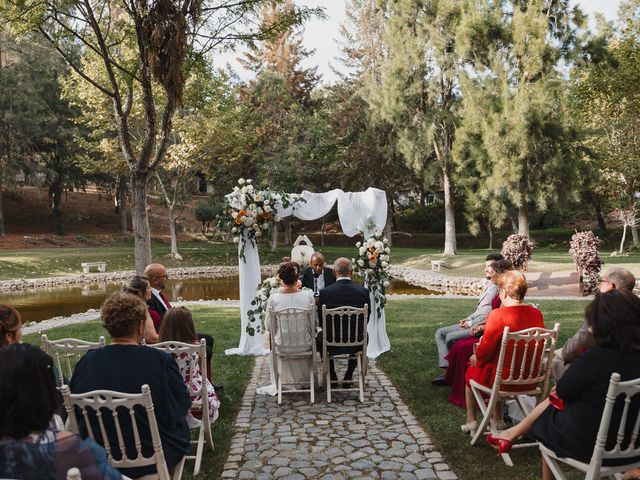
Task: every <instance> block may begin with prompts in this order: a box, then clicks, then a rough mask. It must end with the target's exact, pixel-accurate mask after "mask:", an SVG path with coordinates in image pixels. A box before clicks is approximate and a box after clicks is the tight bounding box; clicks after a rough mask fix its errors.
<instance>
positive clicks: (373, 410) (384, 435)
mask: <svg viewBox="0 0 640 480" xmlns="http://www.w3.org/2000/svg"><path fill="white" fill-rule="evenodd" d="M369 367H370V368H369V372H368V374H367V384H368V385H367V388H366V391H365V402H364V403H360V402H359V401H358V398H357V393H355V392H351V393H337V394H334V395H333V398H332V403H330V404H328V403H326V394H325V392H324V391H322V392H317V391H316V403H315V404H311V403H309V396H308V395H304V394H287V395H283V397H282V405H278V402H277V399H276V397H268V396H263V395H256V393H255V391H256V386H262V385H264V384H266V383H268V379H269V364H268V361H267V360H266V359H265V358H264V357H258V358H257V359H256V364H255V367H254V371H253V376H252V378H251V381H250V382H249V385H248V386H247V390H246V391H245V394H244V398H243V400H242V406H241V408H240V411H239V413H238V417H237V419H236V427H237V433H236V434H235V435H234V437H233V439H232V442H231V450H230V452H229V456H228V458H227V462H226V464H225V467H224V472H223V474H222V478H224V479H230V478H233V479H257V480H267V479H275V478H283V479H287V480H304V479H323V480H338V479H385V480H386V479H389V480H391V479H407V480H408V479H419V480H421V479H441V480H452V479H456V478H457V477H456V475H455V474H454V473H453V472H452V471H451V470H450V469H449V466H448V465H447V464H445V463H443V461H442V456H441V455H440V453H438V452H437V451H435V449H434V447H433V445H432V444H431V440H430V439H429V437H428V436H427V434H426V433H425V432H424V430H423V429H422V427H420V425H419V424H418V422H417V421H416V419H415V418H414V417H413V415H412V414H411V413H410V412H409V409H408V408H407V406H406V405H405V404H404V402H403V401H402V400H401V399H400V396H399V394H398V391H397V390H396V388H395V387H394V386H393V385H392V384H391V382H390V381H389V380H388V378H387V377H386V376H385V375H384V373H383V372H381V371H380V370H379V369H377V368H376V367H375V365H374V364H370V365H369ZM339 371H340V370H339Z"/></svg>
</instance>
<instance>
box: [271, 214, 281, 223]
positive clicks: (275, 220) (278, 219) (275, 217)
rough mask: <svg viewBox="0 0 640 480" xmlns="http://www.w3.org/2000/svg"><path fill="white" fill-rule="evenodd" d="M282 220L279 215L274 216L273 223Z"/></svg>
mask: <svg viewBox="0 0 640 480" xmlns="http://www.w3.org/2000/svg"><path fill="white" fill-rule="evenodd" d="M280 220H281V218H280V217H279V216H278V215H274V217H273V221H274V222H279V221H280Z"/></svg>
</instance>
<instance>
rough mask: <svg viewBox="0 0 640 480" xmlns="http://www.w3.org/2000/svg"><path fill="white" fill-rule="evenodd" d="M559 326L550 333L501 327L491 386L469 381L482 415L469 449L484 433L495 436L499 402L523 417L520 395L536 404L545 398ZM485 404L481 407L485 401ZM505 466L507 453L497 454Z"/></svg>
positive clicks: (522, 402) (496, 433)
mask: <svg viewBox="0 0 640 480" xmlns="http://www.w3.org/2000/svg"><path fill="white" fill-rule="evenodd" d="M559 329H560V325H559V324H558V323H556V324H555V325H554V328H553V330H548V329H545V328H527V329H526V330H520V331H517V332H510V331H509V327H505V328H504V331H503V333H502V343H501V345H500V354H499V356H498V363H497V365H496V367H495V372H496V373H495V378H494V380H493V385H492V386H491V387H487V386H485V385H482V384H481V383H478V382H477V381H475V380H473V379H471V380H470V382H469V387H470V388H471V392H472V393H473V397H474V399H475V402H476V404H477V406H478V408H479V409H480V412H481V414H482V420H481V421H480V423H479V424H478V428H477V430H476V432H475V434H474V435H473V437H472V438H471V445H475V444H476V442H477V441H478V440H479V439H480V438H481V437H482V436H483V435H484V434H485V433H486V430H487V429H488V430H489V431H490V433H491V434H493V435H498V426H497V425H496V422H495V420H494V419H493V412H494V410H495V408H496V405H497V404H498V402H499V401H500V400H503V399H506V398H513V399H514V400H515V401H516V404H517V406H518V407H519V408H520V410H522V413H523V415H524V416H526V415H527V414H528V413H529V411H530V409H529V407H527V405H526V403H525V402H524V401H523V400H522V399H521V397H520V396H521V395H530V396H534V397H536V403H539V402H540V401H541V400H542V399H543V398H545V397H546V395H547V391H548V388H549V377H550V373H551V361H552V359H553V352H554V350H555V346H556V342H557V340H558V331H559ZM508 348H509V349H511V361H510V363H509V365H508V372H509V373H508V375H507V376H503V375H504V372H503V370H504V369H503V367H504V366H505V360H506V356H507V349H508ZM486 397H488V399H489V400H488V401H487V402H486V403H485V398H486ZM536 445H537V443H519V444H516V445H514V448H522V447H532V446H536ZM501 456H502V460H503V461H504V463H505V464H507V465H508V466H510V467H512V466H513V462H512V460H511V457H510V456H509V454H508V453H503V454H501Z"/></svg>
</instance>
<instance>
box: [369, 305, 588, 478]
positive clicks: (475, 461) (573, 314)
mask: <svg viewBox="0 0 640 480" xmlns="http://www.w3.org/2000/svg"><path fill="white" fill-rule="evenodd" d="M475 304H476V301H475V300H456V301H451V300H446V299H429V300H428V301H419V300H410V301H390V302H389V303H388V304H387V309H386V318H387V331H388V333H389V338H390V340H391V346H392V351H391V352H387V353H385V354H384V355H382V357H381V358H380V359H379V361H378V365H379V366H380V367H381V368H382V370H384V371H385V372H386V373H387V375H388V376H389V377H390V379H391V380H392V381H393V383H394V384H395V385H396V386H397V387H398V389H399V390H400V392H401V395H402V397H403V399H404V400H405V402H407V404H408V405H409V407H410V409H411V411H412V412H413V414H414V415H415V416H416V418H417V419H418V420H419V421H420V423H421V424H422V425H423V426H424V427H425V428H426V429H427V431H428V432H429V433H430V435H431V436H432V438H433V440H434V443H435V445H436V448H437V449H438V450H439V451H440V452H441V453H442V454H443V457H444V461H445V462H446V463H448V464H449V465H450V466H451V468H452V469H453V470H454V471H455V473H456V474H457V475H458V478H460V480H507V479H514V478H517V479H518V480H527V479H531V480H533V479H537V478H540V467H539V462H540V460H539V457H540V455H539V453H538V450H537V449H528V448H527V449H519V450H515V451H514V453H513V455H512V458H513V462H514V464H515V466H514V467H507V466H506V465H504V463H503V462H502V460H501V459H500V458H496V455H495V450H494V449H492V448H491V447H490V446H488V445H487V444H484V443H482V444H480V445H476V446H473V447H472V446H470V445H469V440H470V438H469V436H468V435H466V434H463V433H462V432H461V431H460V427H459V426H460V425H461V424H463V423H465V411H464V409H462V408H460V407H457V406H455V405H453V404H450V403H448V402H447V396H448V395H449V391H450V389H449V388H448V387H433V386H431V379H432V378H434V377H435V376H437V375H438V374H440V373H441V370H440V369H439V368H438V357H437V351H436V346H435V340H434V334H435V331H436V330H437V329H438V328H439V327H442V326H446V325H451V324H453V323H456V321H457V320H459V319H461V318H463V317H465V316H466V315H467V314H468V313H469V312H471V311H473V309H474V308H475ZM586 305H587V302H585V301H541V302H540V309H541V310H542V313H543V315H544V319H545V324H546V325H547V327H552V326H553V324H554V323H555V322H558V323H560V341H559V343H560V344H561V345H562V344H564V342H565V341H566V340H567V339H568V338H569V337H570V336H571V335H572V334H573V333H574V332H575V331H576V330H577V329H578V326H579V325H580V323H581V322H582V319H583V312H584V309H585V306H586Z"/></svg>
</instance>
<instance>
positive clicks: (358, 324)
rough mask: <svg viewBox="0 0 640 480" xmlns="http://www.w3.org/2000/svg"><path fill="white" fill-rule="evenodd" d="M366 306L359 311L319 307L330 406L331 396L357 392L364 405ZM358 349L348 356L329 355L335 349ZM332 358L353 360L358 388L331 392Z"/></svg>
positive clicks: (326, 386) (367, 310) (346, 308)
mask: <svg viewBox="0 0 640 480" xmlns="http://www.w3.org/2000/svg"><path fill="white" fill-rule="evenodd" d="M368 320H369V306H368V305H365V306H364V307H362V308H354V307H338V308H327V306H326V305H322V333H323V334H322V359H323V362H322V363H323V367H322V368H323V372H324V377H325V389H326V391H327V402H328V403H331V392H332V391H336V392H350V391H357V392H359V394H360V401H361V402H364V377H365V375H366V373H367V340H368V339H367V321H368ZM337 347H344V348H352V349H354V350H355V349H358V348H359V349H360V350H358V351H354V352H351V353H337V354H335V353H334V354H332V353H329V352H330V350H332V349H334V348H337ZM335 358H347V359H354V358H355V360H356V362H357V371H358V386H357V387H353V388H344V387H343V388H331V376H330V375H331V372H330V362H331V359H335Z"/></svg>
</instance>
